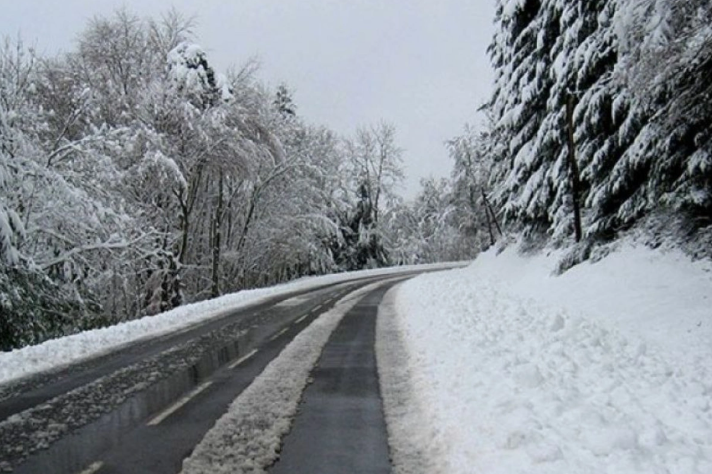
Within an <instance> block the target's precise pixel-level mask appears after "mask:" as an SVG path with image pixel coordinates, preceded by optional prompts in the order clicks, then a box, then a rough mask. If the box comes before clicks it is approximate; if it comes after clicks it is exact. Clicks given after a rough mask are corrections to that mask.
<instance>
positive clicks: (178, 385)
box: [0, 274, 414, 474]
mask: <svg viewBox="0 0 712 474" xmlns="http://www.w3.org/2000/svg"><path fill="white" fill-rule="evenodd" d="M413 275H414V274H410V276H413ZM385 278H388V277H371V278H364V279H361V280H355V281H352V282H349V283H341V284H332V285H328V286H324V287H321V288H318V289H315V290H311V291H304V292H299V293H292V294H288V295H284V296H281V297H276V298H274V299H272V300H270V301H269V302H266V303H262V304H259V305H255V306H252V307H248V308H246V309H242V310H238V311H235V312H234V313H232V314H230V315H227V316H225V317H222V318H220V319H216V320H211V321H209V322H207V323H204V324H201V325H198V326H194V327H191V328H189V329H187V330H183V331H181V332H178V333H174V334H172V335H168V336H164V337H161V338H158V339H155V340H152V341H144V342H140V343H136V344H133V345H130V346H128V347H125V348H123V349H121V350H118V351H115V352H113V353H111V354H108V355H105V356H101V357H98V358H95V359H92V360H89V361H87V362H84V363H81V364H77V365H73V366H71V367H67V368H65V369H62V370H59V371H55V372H53V373H49V374H43V375H40V376H36V377H32V378H29V379H26V380H22V381H20V382H16V383H14V384H11V385H6V386H3V387H0V420H2V421H0V472H15V473H48V474H51V473H57V474H65V473H66V474H80V473H81V474H93V473H144V472H145V473H153V474H160V473H166V474H175V473H178V472H180V470H181V464H182V461H183V459H184V458H185V457H187V456H188V455H190V453H191V452H192V450H193V447H194V446H195V445H196V444H197V443H198V442H199V441H200V440H201V439H202V438H203V436H204V435H205V433H206V432H207V431H208V430H209V429H210V428H211V427H212V426H213V424H214V423H215V421H216V420H217V419H218V418H219V417H220V416H222V415H223V413H225V411H226V410H227V407H228V405H229V404H230V402H232V401H233V400H234V399H235V398H236V397H237V396H238V395H239V394H240V393H241V392H242V391H243V390H244V389H245V388H246V387H247V386H248V385H250V383H251V382H252V381H253V380H254V379H255V377H257V376H258V375H259V374H260V373H261V372H262V370H263V369H264V368H265V367H266V366H267V364H269V362H270V361H272V360H273V359H274V358H275V357H276V356H277V355H278V354H279V353H280V352H281V351H282V349H284V347H285V346H286V345H287V344H288V343H289V342H290V341H291V340H292V339H293V338H294V336H295V335H296V334H298V333H299V332H300V331H301V330H303V329H304V328H305V327H307V326H308V325H309V324H310V323H311V322H312V321H313V320H314V319H315V318H317V317H318V316H319V315H320V314H321V313H323V312H325V311H327V310H329V309H330V308H331V307H333V306H334V304H335V302H336V301H337V300H339V299H340V298H342V297H344V296H345V295H346V294H348V293H350V292H353V291H355V290H356V289H358V288H361V287H363V286H365V285H367V284H371V283H373V282H374V281H378V280H384V279H385ZM391 278H392V276H391ZM392 284H393V283H392V282H391V283H390V284H387V286H388V285H392ZM385 288H386V286H382V287H381V288H379V289H378V290H376V291H374V292H371V293H370V294H369V295H368V296H366V297H365V298H364V299H363V300H362V301H361V302H359V303H358V304H357V305H356V306H355V307H354V308H353V309H352V310H351V311H350V312H349V313H347V314H346V316H345V317H344V319H343V320H342V322H341V324H340V326H339V327H338V328H337V329H336V331H335V332H334V333H333V334H332V337H331V339H330V340H329V342H328V343H327V346H326V347H325V349H324V351H323V353H322V356H321V360H320V362H319V364H318V366H317V368H315V370H314V371H313V378H314V383H313V384H312V385H311V386H310V387H308V388H307V390H306V391H305V393H304V399H303V408H302V410H301V413H300V415H299V416H298V417H297V419H296V422H295V423H294V429H293V431H292V433H291V434H290V435H288V436H287V437H286V438H285V440H284V449H283V452H282V459H281V460H280V461H279V462H278V463H277V464H276V465H275V466H274V467H273V472H276V473H279V472H346V471H344V470H343V469H336V468H335V467H334V466H338V465H339V464H335V463H342V464H341V466H342V467H344V466H345V464H343V463H344V462H346V461H345V459H346V458H347V457H348V454H349V453H348V451H350V452H351V453H352V454H363V450H364V449H367V450H369V451H368V452H369V453H373V455H369V457H370V458H371V459H372V460H373V462H372V463H371V464H372V465H371V467H364V466H357V465H356V464H353V466H354V467H353V469H352V468H348V469H346V470H347V471H349V472H389V469H390V465H389V462H388V446H387V442H386V436H385V424H384V423H383V415H382V409H381V404H380V395H379V394H378V383H377V374H376V372H375V362H374V358H373V335H374V322H375V314H376V306H377V303H378V302H379V301H380V299H381V297H382V295H383V293H384V291H385ZM354 427H363V428H364V429H366V431H359V430H358V429H356V430H355V429H354ZM317 434H318V435H319V437H317V436H316V435H317ZM317 438H318V441H317ZM304 440H311V441H310V442H308V443H306V444H305V443H304V442H303V441H304ZM337 446H339V447H338V448H337ZM305 449H308V450H310V452H311V453H312V454H311V455H307V453H305V451H304V450H305ZM352 457H353V456H352ZM361 457H362V458H363V457H364V456H361ZM304 459H309V460H310V461H311V464H308V465H304V464H298V463H299V462H301V461H303V460H304ZM295 463H297V464H295ZM315 464H316V465H322V466H327V467H328V466H332V468H328V469H326V470H323V469H322V470H318V469H316V468H314V467H313V466H314V465H315ZM334 469H336V470H334Z"/></svg>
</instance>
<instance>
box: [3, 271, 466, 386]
mask: <svg viewBox="0 0 712 474" xmlns="http://www.w3.org/2000/svg"><path fill="white" fill-rule="evenodd" d="M452 265H453V264H434V265H420V266H418V265H414V266H403V267H393V268H382V269H378V270H366V271H360V272H347V273H339V274H334V275H326V276H321V277H310V278H302V279H299V280H296V281H294V282H290V283H286V284H283V285H278V286H274V287H269V288H262V289H256V290H245V291H241V292H239V293H234V294H230V295H225V296H222V297H220V298H215V299H212V300H207V301H202V302H199V303H193V304H188V305H185V306H181V307H179V308H176V309H174V310H172V311H167V312H165V313H162V314H159V315H156V316H147V317H144V318H141V319H136V320H133V321H128V322H125V323H121V324H117V325H115V326H111V327H107V328H102V329H95V330H91V331H84V332H81V333H78V334H74V335H71V336H66V337H62V338H58V339H53V340H49V341H46V342H44V343H42V344H38V345H36V346H29V347H23V348H22V349H17V350H14V351H11V352H1V353H0V384H2V383H5V382H8V381H11V380H13V379H18V378H21V377H25V376H28V375H31V374H35V373H38V372H43V371H47V370H51V369H56V368H59V367H63V366H66V365H68V364H71V363H74V362H78V361H80V360H83V359H87V358H90V357H94V356H97V355H100V354H103V353H107V352H110V351H112V350H116V349H117V348H120V347H122V346H124V345H127V344H130V343H133V342H136V341H139V340H143V339H149V338H153V337H158V336H162V335H165V334H168V333H171V332H175V331H179V330H182V329H185V328H188V327H190V326H193V325H195V324H198V323H200V322H203V321H206V320H209V319H214V318H218V317H220V316H223V315H225V314H226V313H228V312H231V311H235V310H237V309H241V308H244V307H247V306H249V305H254V304H259V303H261V302H263V301H266V300H267V299H269V298H272V297H276V296H279V295H284V294H287V293H291V292H295V291H302V290H309V289H313V288H317V287H319V286H322V285H328V284H332V283H340V282H347V281H350V280H354V279H356V278H363V277H368V276H378V275H389V274H397V273H402V272H407V271H413V270H416V269H423V270H434V269H438V268H448V267H450V266H452Z"/></svg>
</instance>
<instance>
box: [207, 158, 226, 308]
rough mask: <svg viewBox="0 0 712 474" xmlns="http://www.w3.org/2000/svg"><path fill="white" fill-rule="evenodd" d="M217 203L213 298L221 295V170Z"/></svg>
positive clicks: (214, 232) (213, 232)
mask: <svg viewBox="0 0 712 474" xmlns="http://www.w3.org/2000/svg"><path fill="white" fill-rule="evenodd" d="M216 200H217V203H216V205H215V214H214V216H213V225H212V227H213V229H212V230H213V231H212V234H213V239H212V247H213V249H212V250H213V265H212V288H211V291H210V293H211V295H212V297H213V298H215V297H218V296H220V240H221V235H222V229H221V227H222V217H223V216H222V215H223V172H222V169H221V170H220V171H219V178H218V195H217V198H216Z"/></svg>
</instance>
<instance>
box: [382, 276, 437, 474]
mask: <svg viewBox="0 0 712 474" xmlns="http://www.w3.org/2000/svg"><path fill="white" fill-rule="evenodd" d="M396 291H397V289H392V290H390V291H389V292H388V293H386V296H385V297H384V298H383V302H382V303H381V304H380V305H379V307H378V319H377V320H376V361H377V363H378V379H379V382H380V387H381V396H382V397H383V411H384V413H385V416H386V425H387V427H388V444H389V447H390V454H391V460H392V464H393V473H394V474H416V473H428V474H449V473H448V472H447V471H443V470H442V467H443V466H442V465H440V464H439V463H438V459H439V458H440V457H441V455H442V454H441V453H443V452H444V448H443V447H442V446H440V445H439V443H438V442H437V441H438V438H437V431H436V429H435V427H433V426H432V425H428V423H427V420H426V419H425V418H424V416H423V413H424V410H423V407H422V406H421V404H420V402H421V400H420V398H419V397H418V396H417V394H416V393H415V391H414V390H413V385H412V383H411V381H412V379H413V375H412V374H413V369H412V368H411V367H410V366H409V364H408V353H407V351H406V347H405V344H404V341H403V339H402V337H401V334H400V332H399V330H398V324H397V321H396V310H395V294H396Z"/></svg>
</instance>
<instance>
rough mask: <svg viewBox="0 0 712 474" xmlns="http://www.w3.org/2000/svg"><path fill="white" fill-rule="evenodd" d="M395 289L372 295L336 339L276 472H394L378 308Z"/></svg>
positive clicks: (326, 349)
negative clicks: (381, 380)
mask: <svg viewBox="0 0 712 474" xmlns="http://www.w3.org/2000/svg"><path fill="white" fill-rule="evenodd" d="M392 286H393V283H389V284H385V285H382V286H380V287H379V288H378V289H376V290H374V291H372V292H370V293H369V294H367V295H366V296H365V297H364V298H363V299H362V300H361V301H359V302H358V303H357V304H356V306H354V307H353V308H352V309H351V310H350V311H349V312H348V313H346V315H345V316H344V318H343V319H342V320H341V323H340V324H339V326H338V327H337V328H336V330H335V331H334V333H333V334H332V335H331V338H330V339H329V342H327V344H326V346H325V347H324V350H323V352H322V355H321V358H320V359H319V362H318V364H317V366H316V367H315V368H314V370H313V371H312V378H313V383H312V384H311V385H309V386H308V387H307V389H306V390H305V391H304V395H303V398H302V404H301V405H300V408H299V415H298V416H297V418H296V420H295V421H294V424H293V426H292V430H291V432H290V433H289V434H288V435H287V437H286V438H285V439H284V441H283V446H282V452H281V455H280V459H279V461H278V462H277V463H276V464H275V465H274V466H273V467H272V469H271V470H270V471H269V472H270V473H271V474H301V473H304V474H306V473H308V474H334V473H359V474H366V473H369V474H381V473H383V474H386V473H390V472H391V464H390V459H389V451H388V435H387V432H386V423H385V420H384V415H383V405H382V401H381V395H380V388H379V384H378V372H377V368H376V356H375V349H374V343H375V336H376V315H377V311H378V304H379V303H380V302H381V299H382V298H383V295H384V294H385V293H386V291H387V290H388V289H389V288H390V287H392Z"/></svg>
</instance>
